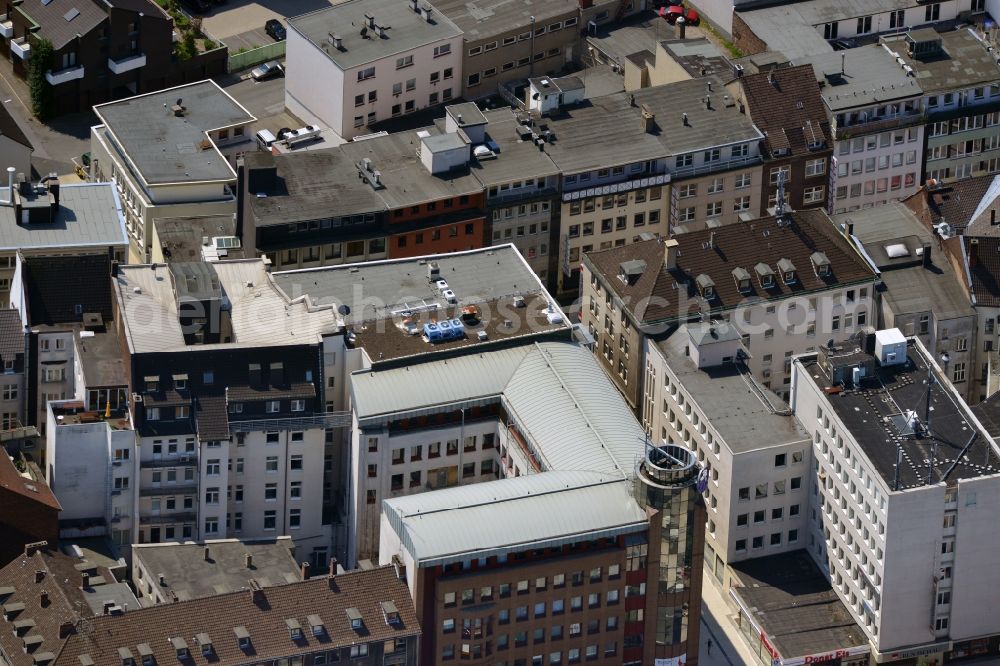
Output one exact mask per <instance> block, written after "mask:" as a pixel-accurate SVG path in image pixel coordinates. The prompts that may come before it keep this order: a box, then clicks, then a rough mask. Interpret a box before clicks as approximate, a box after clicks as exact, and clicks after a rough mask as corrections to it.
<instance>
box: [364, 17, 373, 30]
mask: <svg viewBox="0 0 1000 666" xmlns="http://www.w3.org/2000/svg"><path fill="white" fill-rule="evenodd" d="M365 18H366V19H368V27H369V28H371V29H372V30H374V29H375V17H374V16H369V15H368V14H365Z"/></svg>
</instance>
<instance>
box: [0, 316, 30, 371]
mask: <svg viewBox="0 0 1000 666" xmlns="http://www.w3.org/2000/svg"><path fill="white" fill-rule="evenodd" d="M23 353H24V329H23V328H22V327H21V314H20V313H19V312H18V311H17V310H16V309H14V308H2V309H0V362H2V361H12V360H14V359H15V358H17V355H18V354H23Z"/></svg>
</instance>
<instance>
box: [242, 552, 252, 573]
mask: <svg viewBox="0 0 1000 666" xmlns="http://www.w3.org/2000/svg"><path fill="white" fill-rule="evenodd" d="M243 563H244V564H245V565H246V567H247V569H253V555H251V554H250V553H247V554H246V555H244V556H243Z"/></svg>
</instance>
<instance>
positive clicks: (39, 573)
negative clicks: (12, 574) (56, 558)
mask: <svg viewBox="0 0 1000 666" xmlns="http://www.w3.org/2000/svg"><path fill="white" fill-rule="evenodd" d="M43 580H45V571H43V570H42V569H36V570H35V582H36V583H41V582H42V581H43Z"/></svg>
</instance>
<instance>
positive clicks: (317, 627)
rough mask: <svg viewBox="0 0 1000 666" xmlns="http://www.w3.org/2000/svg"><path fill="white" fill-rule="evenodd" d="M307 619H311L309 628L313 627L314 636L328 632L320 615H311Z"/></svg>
mask: <svg viewBox="0 0 1000 666" xmlns="http://www.w3.org/2000/svg"><path fill="white" fill-rule="evenodd" d="M306 619H307V620H309V628H310V629H312V634H313V636H316V637H317V638H320V637H322V636H323V634H325V633H326V627H324V626H323V619H322V618H321V617H320V616H319V615H310V616H309V617H307V618H306Z"/></svg>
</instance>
